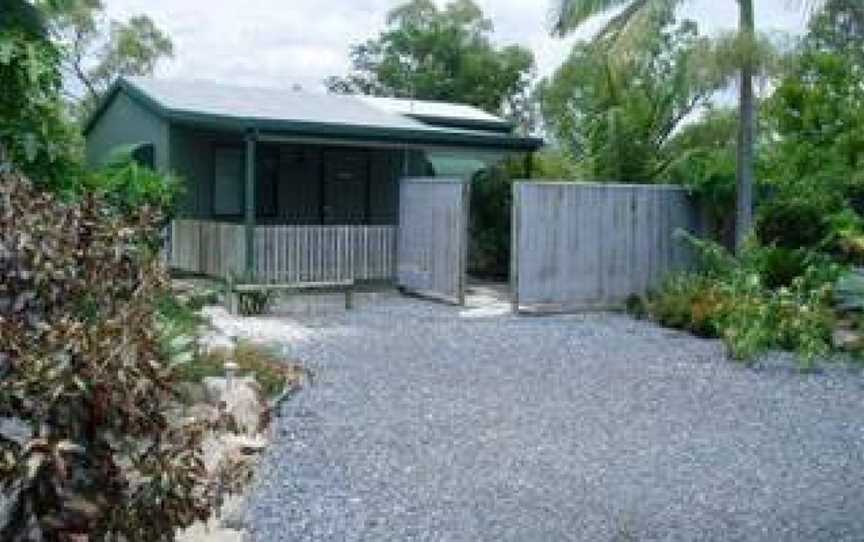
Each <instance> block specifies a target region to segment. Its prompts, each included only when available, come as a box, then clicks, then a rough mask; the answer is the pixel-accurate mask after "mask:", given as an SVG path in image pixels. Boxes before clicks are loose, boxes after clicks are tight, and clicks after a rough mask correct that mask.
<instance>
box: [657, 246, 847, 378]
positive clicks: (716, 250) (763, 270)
mask: <svg viewBox="0 0 864 542" xmlns="http://www.w3.org/2000/svg"><path fill="white" fill-rule="evenodd" d="M693 242H694V244H695V245H696V246H697V248H698V249H699V253H700V255H701V256H702V262H703V265H702V271H701V272H699V273H695V274H683V275H677V276H673V277H671V278H670V279H668V280H667V282H666V283H665V284H664V286H663V287H662V288H661V290H660V291H659V292H658V293H657V294H656V295H655V296H654V297H653V299H652V300H651V301H650V303H649V310H650V312H651V314H652V316H653V317H654V318H655V319H656V320H657V321H658V322H659V323H660V324H662V325H665V326H668V327H674V328H678V329H684V330H687V331H690V332H691V333H694V334H696V335H699V336H703V337H720V338H722V339H723V340H724V342H725V343H726V344H727V346H728V347H729V351H730V354H731V356H732V357H733V358H735V359H739V360H751V359H753V358H754V357H755V356H757V355H758V354H760V353H762V352H764V351H766V350H769V349H772V348H781V349H788V350H793V351H796V352H798V353H799V354H800V356H801V361H802V367H804V368H807V367H809V366H810V364H811V363H812V362H813V360H814V359H815V358H816V357H818V356H820V355H824V354H826V353H828V352H829V350H830V339H831V331H832V328H833V319H834V316H833V312H832V310H831V308H830V302H831V290H832V284H833V282H834V281H835V280H836V278H837V276H838V274H839V273H840V271H841V267H840V266H839V265H836V264H833V263H831V262H830V261H829V260H827V259H825V258H824V257H821V256H818V255H812V254H806V253H803V254H798V253H795V254H794V256H793V257H792V260H793V262H792V263H790V262H785V261H784V260H783V259H784V257H786V256H789V254H790V253H789V252H786V251H783V250H779V251H778V249H774V248H764V247H759V246H756V245H752V244H751V245H750V246H749V247H748V248H747V249H746V250H745V252H744V253H743V254H742V255H741V256H740V257H739V258H734V257H732V256H731V255H730V254H729V253H728V252H726V251H725V249H723V248H722V247H720V246H719V245H717V244H715V243H711V242H707V241H701V240H695V239H694V240H693ZM801 266H803V268H801ZM799 268H800V269H801V270H800V272H799V271H798V270H799ZM778 269H779V270H783V272H782V273H781V272H779V271H778ZM766 278H767V279H768V280H770V281H772V283H769V282H767V281H766ZM781 284H782V285H781Z"/></svg>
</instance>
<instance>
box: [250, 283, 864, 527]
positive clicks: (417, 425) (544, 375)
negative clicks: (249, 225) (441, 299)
mask: <svg viewBox="0 0 864 542" xmlns="http://www.w3.org/2000/svg"><path fill="white" fill-rule="evenodd" d="M499 309H501V310H499ZM505 309H506V307H503V306H502V307H496V306H490V305H488V304H485V306H483V307H477V308H473V309H468V310H464V309H460V308H456V307H449V306H444V305H438V304H434V303H430V302H425V301H420V300H415V299H409V298H403V297H399V296H396V295H385V296H383V297H379V298H376V299H374V300H371V299H368V298H362V297H361V299H360V300H359V304H358V308H357V309H356V310H355V311H352V312H350V313H345V312H343V311H340V310H338V309H334V310H330V311H325V313H324V314H318V315H312V316H308V315H307V316H304V317H303V318H299V317H298V321H300V322H302V323H304V324H305V325H306V326H308V327H310V328H312V333H310V334H309V336H308V337H306V338H304V339H302V340H299V341H295V342H293V343H292V344H290V345H289V346H288V347H287V352H288V353H289V354H290V355H292V356H295V357H297V358H299V359H302V360H304V361H305V362H306V363H308V364H309V365H310V366H312V367H313V368H314V369H315V370H316V371H317V382H316V384H315V386H313V387H311V388H309V389H307V390H305V391H303V392H302V393H301V394H299V395H298V396H297V397H296V398H295V399H294V400H292V401H291V402H290V403H288V404H286V405H285V407H284V409H283V417H282V418H279V419H277V420H276V422H275V423H276V424H277V431H278V437H277V440H276V442H275V443H274V444H273V446H272V448H271V450H270V452H269V456H268V459H267V460H266V464H265V465H264V466H263V467H262V469H261V472H260V481H259V482H258V487H257V490H256V491H255V494H254V496H253V498H252V502H251V504H250V508H249V511H248V520H249V522H250V524H251V525H250V529H251V538H252V539H253V540H257V541H262V542H263V541H277V540H286V541H287V540H291V541H306V540H310V541H311V540H314V541H325V540H339V541H343V540H346V541H351V540H370V541H371V540H374V541H386V540H399V541H407V540H436V541H437V540H459V541H463V540H464V541H484V540H489V541H493V540H494V541H534V540H541V541H545V540H585V541H605V540H621V541H625V540H627V541H629V540H681V541H696V540H783V541H795V540H801V541H805V540H806V541H820V540H824V541H839V540H850V541H851V540H864V380H862V378H861V377H860V376H858V375H855V374H851V373H850V372H848V371H844V370H831V371H827V372H825V373H823V374H814V375H806V376H805V375H800V374H797V373H795V372H794V371H791V370H789V369H787V368H786V367H785V365H784V364H782V363H780V364H775V365H772V366H771V367H764V368H762V369H760V370H754V369H747V368H744V367H741V366H739V365H736V364H734V363H731V362H729V361H727V360H726V359H725V357H724V351H723V348H722V346H721V345H719V344H718V343H717V342H716V341H703V340H698V339H694V338H691V337H688V336H686V335H683V334H679V333H677V332H671V331H669V330H664V329H661V328H658V327H655V326H654V325H651V324H649V323H645V322H637V321H634V320H631V319H629V318H628V317H625V316H616V315H590V316H568V317H543V318H538V317H520V318H516V317H512V316H510V315H506V314H501V313H503V312H505Z"/></svg>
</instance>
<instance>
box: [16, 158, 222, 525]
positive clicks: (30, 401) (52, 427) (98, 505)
mask: <svg viewBox="0 0 864 542" xmlns="http://www.w3.org/2000/svg"><path fill="white" fill-rule="evenodd" d="M162 222H163V215H162V212H161V211H160V210H159V209H157V208H154V207H151V206H147V205H144V206H142V207H140V208H137V209H131V210H130V212H126V213H120V212H117V210H116V209H115V208H114V207H113V206H112V205H111V204H110V203H109V202H108V201H107V200H106V198H105V197H104V196H103V195H100V194H98V193H93V194H88V195H86V196H84V197H82V198H81V199H80V200H79V201H75V202H63V201H60V200H59V199H58V198H57V197H56V196H53V195H51V194H48V193H44V192H41V191H38V190H36V189H34V187H33V186H32V185H31V184H30V183H29V182H28V181H26V180H25V179H23V178H21V177H19V176H17V175H15V174H2V176H0V371H2V375H3V378H2V380H0V416H2V417H6V418H17V419H19V420H21V421H22V422H24V423H25V424H26V425H27V426H28V427H29V428H30V430H31V432H30V435H29V436H28V437H26V439H25V441H24V442H18V441H16V440H13V439H11V438H8V437H6V436H0V481H2V483H3V487H4V489H5V491H6V493H7V496H8V497H10V498H11V499H12V501H13V503H12V510H11V513H10V514H9V515H8V521H7V523H6V525H4V526H2V529H0V538H2V539H3V540H37V539H38V540H63V539H71V538H77V537H80V536H83V535H87V536H90V537H92V539H98V540H102V539H112V540H142V541H147V540H170V539H172V538H173V533H174V531H175V529H176V528H178V527H185V526H188V525H190V524H191V523H192V522H194V521H195V520H198V519H205V518H207V517H208V516H209V514H210V510H211V503H212V496H213V491H214V488H213V487H212V486H211V485H209V482H208V477H207V473H206V472H205V469H204V463H203V455H202V452H201V447H200V445H201V442H202V439H203V437H204V435H205V434H206V432H207V431H208V430H210V429H212V428H213V427H215V425H214V424H213V423H211V422H209V421H200V422H194V423H191V424H183V425H181V424H180V422H176V421H171V420H170V419H169V418H168V417H167V416H166V412H167V410H168V408H169V407H170V406H171V405H172V404H173V403H172V402H173V401H174V399H175V394H176V392H175V386H174V382H175V379H176V367H175V366H174V365H173V363H172V360H171V359H169V357H168V352H167V350H166V348H165V344H164V342H163V340H162V337H161V336H160V332H159V331H160V330H159V326H158V306H157V300H159V299H161V298H162V296H163V295H164V294H165V293H166V288H167V275H166V273H165V269H164V267H163V266H162V264H161V263H160V260H159V258H158V257H157V254H156V252H155V251H154V250H153V247H154V245H156V244H158V240H159V236H160V225H161V223H162Z"/></svg>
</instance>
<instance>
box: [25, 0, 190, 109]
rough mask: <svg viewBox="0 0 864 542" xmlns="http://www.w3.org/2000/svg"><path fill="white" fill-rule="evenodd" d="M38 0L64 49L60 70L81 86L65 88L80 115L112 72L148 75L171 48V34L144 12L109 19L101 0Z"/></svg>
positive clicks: (110, 79) (94, 100) (90, 106)
mask: <svg viewBox="0 0 864 542" xmlns="http://www.w3.org/2000/svg"><path fill="white" fill-rule="evenodd" d="M37 5H38V6H39V7H40V9H41V10H42V11H43V13H45V16H46V19H47V20H48V23H49V27H50V29H51V35H52V38H53V41H54V42H55V43H56V44H57V45H58V46H59V48H60V50H61V51H62V53H63V65H64V68H65V70H66V71H67V72H68V73H69V74H71V75H72V76H73V77H74V78H75V80H76V85H75V86H77V87H80V89H79V88H74V86H73V88H72V89H70V90H71V91H70V92H68V93H67V94H68V95H69V96H70V97H73V106H74V110H75V111H74V112H75V114H76V116H77V117H78V118H80V119H85V118H86V117H87V115H88V114H89V113H90V112H91V111H93V109H94V108H95V107H96V106H97V105H98V103H99V100H100V99H101V97H102V96H103V95H104V93H105V92H106V91H107V90H108V88H109V86H110V85H111V83H112V82H113V81H114V80H115V79H116V78H117V77H119V76H123V75H126V76H134V75H150V74H152V73H153V70H154V69H155V67H156V64H157V63H158V62H159V61H160V60H162V59H164V58H170V57H171V56H172V55H173V54H174V45H173V43H172V42H171V39H170V38H169V37H168V36H167V35H166V34H165V33H164V32H162V31H161V30H160V29H159V28H158V27H157V26H156V24H155V23H154V22H153V20H152V19H151V18H150V17H148V16H146V15H134V16H132V17H130V18H129V19H128V20H125V21H118V20H108V19H107V17H106V16H105V6H104V4H103V2H102V0H65V1H62V2H58V1H56V0H39V1H38V2H37ZM81 89H83V90H84V95H83V96H82V95H80V92H79V90H81Z"/></svg>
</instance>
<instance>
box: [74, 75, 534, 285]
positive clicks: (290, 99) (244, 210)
mask: <svg viewBox="0 0 864 542" xmlns="http://www.w3.org/2000/svg"><path fill="white" fill-rule="evenodd" d="M85 136H86V141H87V160H88V162H89V163H90V164H91V165H98V164H99V163H100V162H103V161H104V160H106V159H107V157H109V156H110V155H111V153H112V151H113V150H114V149H116V148H117V147H118V146H129V145H135V146H138V148H139V150H140V152H139V156H141V157H143V159H144V160H145V161H147V162H149V165H151V166H152V167H154V168H155V169H156V170H158V171H163V172H170V173H173V174H175V175H177V176H179V177H180V178H181V179H182V180H183V183H184V188H185V190H184V192H183V196H182V200H181V202H180V205H179V212H178V218H177V220H175V221H174V224H173V225H172V227H171V235H170V250H169V258H170V261H171V264H172V265H173V266H175V267H177V268H180V269H184V270H187V271H191V272H196V273H204V274H210V275H215V276H220V277H222V276H225V275H226V274H227V273H246V274H247V275H249V274H251V275H255V277H256V278H257V279H258V280H263V281H286V280H287V281H315V280H327V279H329V278H333V277H335V276H338V277H340V278H350V279H355V280H364V279H370V280H380V279H385V280H387V279H390V278H392V273H393V267H394V258H395V255H394V254H392V252H393V251H395V236H396V228H397V227H398V222H399V201H400V198H399V192H400V179H403V178H417V177H439V176H446V177H462V178H470V177H471V176H473V175H474V174H475V173H476V172H477V171H479V170H481V169H483V168H484V167H487V165H489V164H491V163H494V162H496V161H498V160H500V159H501V158H503V157H504V156H506V155H508V154H511V153H524V154H525V155H526V157H530V154H531V153H532V152H534V151H536V150H537V149H538V148H539V147H540V146H541V145H542V141H541V140H539V139H536V138H531V137H521V136H518V135H515V134H514V126H513V125H512V124H511V123H510V122H508V121H506V120H503V119H501V118H498V117H496V116H494V115H490V114H488V113H486V112H484V111H481V110H479V109H477V108H475V107H471V106H466V105H460V104H450V103H441V102H428V101H419V100H407V99H397V98H378V97H367V96H346V95H331V94H315V93H309V92H303V91H298V90H284V89H265V88H247V87H239V86H232V85H222V84H215V83H210V82H199V81H195V82H183V81H168V80H154V79H144V78H121V79H119V80H118V81H117V82H116V83H115V84H114V86H113V87H112V89H111V91H110V92H109V93H108V95H107V96H106V98H105V99H104V101H103V102H102V104H101V106H100V107H99V108H98V109H97V110H96V111H95V112H94V114H93V115H92V116H91V118H90V119H89V121H88V122H87V124H86V126H85ZM526 164H530V160H526ZM301 260H304V261H301ZM305 260H310V261H305ZM311 260H315V261H311Z"/></svg>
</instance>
